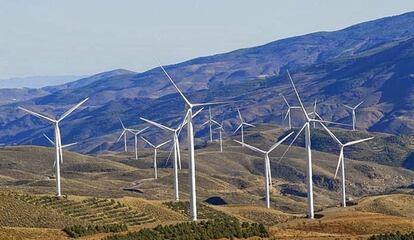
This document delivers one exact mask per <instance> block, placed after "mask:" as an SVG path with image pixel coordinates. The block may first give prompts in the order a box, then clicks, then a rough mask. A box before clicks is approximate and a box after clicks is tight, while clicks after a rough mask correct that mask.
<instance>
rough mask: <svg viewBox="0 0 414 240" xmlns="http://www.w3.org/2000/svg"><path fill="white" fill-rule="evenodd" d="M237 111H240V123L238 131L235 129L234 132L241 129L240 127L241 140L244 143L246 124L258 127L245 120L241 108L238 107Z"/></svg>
mask: <svg viewBox="0 0 414 240" xmlns="http://www.w3.org/2000/svg"><path fill="white" fill-rule="evenodd" d="M237 112H238V113H239V119H240V125H239V126H238V127H237V128H236V131H234V132H233V134H234V133H236V132H237V131H239V129H241V142H242V143H243V144H244V126H245V125H246V126H248V127H256V126H255V125H253V124H250V123H247V122H245V121H244V119H243V117H242V115H241V113H240V110H239V109H237Z"/></svg>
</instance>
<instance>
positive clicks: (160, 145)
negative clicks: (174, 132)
mask: <svg viewBox="0 0 414 240" xmlns="http://www.w3.org/2000/svg"><path fill="white" fill-rule="evenodd" d="M169 142H171V140H168V141H166V142H163V143H161V144H159V145H158V146H157V147H156V148H160V147H162V146H164V145H165V144H167V143H169Z"/></svg>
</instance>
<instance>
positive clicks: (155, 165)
mask: <svg viewBox="0 0 414 240" xmlns="http://www.w3.org/2000/svg"><path fill="white" fill-rule="evenodd" d="M141 138H142V140H144V141H145V142H146V143H148V145H150V146H151V147H153V148H154V178H155V179H157V178H158V169H157V150H158V148H160V147H162V146H164V145H165V144H167V143H169V142H171V140H168V141H166V142H163V143H161V144H159V145H157V146H155V145H154V144H152V143H151V142H150V141H148V140H147V139H145V138H144V137H143V136H141Z"/></svg>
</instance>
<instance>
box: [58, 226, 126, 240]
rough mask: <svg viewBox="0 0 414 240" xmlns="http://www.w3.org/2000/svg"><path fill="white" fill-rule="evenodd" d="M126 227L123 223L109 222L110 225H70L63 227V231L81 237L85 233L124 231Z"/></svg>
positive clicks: (71, 235) (85, 234)
mask: <svg viewBox="0 0 414 240" xmlns="http://www.w3.org/2000/svg"><path fill="white" fill-rule="evenodd" d="M127 230H128V227H127V226H126V225H125V224H110V225H97V226H92V225H89V226H80V225H77V226H71V227H65V228H64V229H63V231H64V232H65V233H67V234H68V235H69V236H70V237H73V238H76V237H82V236H87V235H93V234H97V233H109V232H113V233H116V232H124V231H127Z"/></svg>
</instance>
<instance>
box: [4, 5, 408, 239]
mask: <svg viewBox="0 0 414 240" xmlns="http://www.w3.org/2000/svg"><path fill="white" fill-rule="evenodd" d="M203 4H204V3H203ZM223 4H225V3H223ZM240 4H242V3H240ZM243 4H244V3H243ZM304 4H305V3H304ZM104 7H105V6H103V5H102V8H104ZM142 9H145V7H143V8H142ZM174 9H175V10H177V9H176V8H175V6H174V7H171V8H169V10H174ZM128 11H129V9H126V10H125V17H127V16H129V13H128ZM194 11H198V10H194ZM135 13H136V12H135ZM79 14H80V15H82V14H83V13H82V12H81V11H80V12H79ZM91 14H92V15H96V13H91ZM142 14H148V13H147V12H142ZM107 16H108V15H106V17H107ZM130 17H131V16H130ZM197 17H203V16H202V15H200V16H197ZM0 18H1V17H0ZM135 18H136V17H133V18H131V19H135ZM146 20H147V24H150V23H149V21H148V19H146ZM56 21H57V22H59V20H58V19H56ZM114 21H118V20H114ZM174 21H176V19H174V18H171V19H170V22H171V26H170V25H169V27H172V28H171V29H167V28H163V30H162V31H161V32H162V33H163V34H159V36H157V39H158V40H157V41H155V40H153V41H151V42H150V43H144V42H142V43H141V41H144V36H141V38H139V39H138V38H137V39H135V38H133V34H134V32H135V30H133V29H132V28H131V29H129V31H128V32H129V34H131V36H130V37H127V36H126V35H122V34H121V35H116V34H114V36H106V37H105V35H102V34H101V35H100V37H101V38H100V39H101V40H102V41H101V42H96V41H95V42H94V43H96V45H94V47H93V48H92V47H91V48H90V49H91V50H93V49H94V48H100V47H101V45H105V44H108V43H105V42H104V39H107V38H110V39H112V37H115V35H116V36H117V39H118V42H119V44H118V45H117V48H112V49H113V51H111V52H105V53H102V55H99V56H100V57H99V59H95V60H94V62H95V63H96V64H97V65H99V64H102V63H101V62H100V60H102V61H103V62H105V63H106V64H109V66H110V63H111V61H117V60H118V58H120V59H121V58H122V59H123V58H124V57H125V56H126V55H134V58H133V59H134V62H133V64H142V65H140V66H141V67H142V68H144V69H143V70H140V71H131V70H125V69H119V66H121V67H124V66H125V67H128V64H127V62H123V63H122V64H121V62H120V64H119V65H117V68H115V67H113V68H114V70H110V71H107V72H101V73H97V74H94V75H84V76H82V77H80V78H79V79H78V80H75V81H68V82H66V83H60V84H56V85H51V86H42V87H39V88H25V87H22V88H15V89H14V88H4V89H1V88H0V93H1V94H0V125H1V126H2V127H1V129H2V131H0V146H1V147H0V209H1V211H0V240H1V239H76V238H79V239H90V240H92V239H94V240H96V239H103V240H129V239H144V240H145V239H154V240H157V239H160V240H161V239H372V240H377V239H379V240H382V239H385V240H388V239H410V237H412V236H414V233H413V229H414V208H413V207H412V206H413V204H414V171H413V170H414V162H413V159H414V158H413V156H414V144H413V143H414V136H413V134H414V124H413V123H412V120H411V117H412V116H413V114H414V107H413V106H414V105H412V104H411V102H410V101H411V99H412V98H413V96H414V87H413V86H412V84H410V81H411V80H412V78H413V76H414V72H413V71H412V69H413V68H412V65H413V64H414V40H413V39H414V28H413V27H412V26H414V13H412V12H411V13H406V14H402V15H397V16H391V17H386V18H380V19H378V20H371V21H367V22H363V23H358V24H356V25H353V26H350V27H347V28H345V29H339V30H335V31H321V32H315V33H306V34H305V33H304V35H299V36H293V37H289V38H283V39H279V40H276V41H273V42H268V43H265V44H264V45H258V46H254V47H244V48H239V49H237V50H232V51H228V52H223V53H218V54H217V52H220V51H214V52H213V53H208V54H209V55H205V56H204V57H197V58H193V59H191V58H190V59H188V60H185V61H182V60H173V61H171V59H173V58H167V57H165V56H166V55H167V54H172V55H177V56H179V54H180V53H181V52H185V51H188V50H191V49H192V47H191V46H193V45H192V44H193V42H198V43H199V44H207V42H203V41H200V40H199V41H194V39H197V38H198V37H199V36H198V35H195V36H194V37H193V38H188V35H186V34H184V35H183V37H182V38H177V39H181V41H182V44H181V45H179V46H181V47H177V48H174V47H171V48H168V51H166V50H165V49H164V48H163V47H160V46H159V45H158V44H160V43H161V42H164V41H165V40H166V39H169V40H171V41H172V42H174V41H177V39H176V38H174V36H175V37H176V35H175V31H178V30H177V29H176V28H174V27H173V26H174V24H172V23H174ZM209 21H215V19H209ZM238 21H240V19H238ZM292 21H293V20H292ZM295 21H296V20H295ZM282 22H283V21H282ZM85 23H87V21H86V22H85ZM154 24H155V25H156V23H155V22H154ZM163 24H164V25H165V23H163ZM205 24H207V22H206V23H205ZM252 24H253V23H252ZM155 25H154V26H155ZM161 25H162V24H161V23H160V26H161ZM164 25H162V26H164ZM108 26H109V25H108ZM112 26H114V25H112ZM117 26H118V27H119V28H122V27H123V26H121V25H117ZM185 26H187V25H183V26H182V27H184V28H185ZM244 26H245V27H246V28H251V26H249V25H244ZM291 26H292V27H294V26H295V25H293V24H292V25H291ZM80 27H83V26H81V25H80ZM187 27H188V26H187ZM223 27H225V26H224V25H223ZM104 28H107V26H105V27H104ZM101 30H102V29H100V28H96V29H95V30H94V31H92V32H90V33H89V34H91V35H86V36H92V35H93V34H96V33H97V32H99V31H101ZM141 30H142V32H143V33H144V32H145V31H147V30H146V29H145V28H142V29H141ZM153 30H154V34H155V32H158V31H160V30H159V29H157V28H154V29H153ZM233 30H234V31H235V32H236V31H238V30H240V29H238V28H233ZM95 31H96V32H95ZM113 31H114V33H115V32H117V31H118V29H117V28H114V29H113ZM181 33H182V32H181ZM61 34H63V33H61ZM150 35H151V34H150ZM57 36H60V35H57ZM151 36H153V35H151ZM200 36H201V35H200ZM203 36H204V35H203ZM211 36H215V35H211ZM223 36H224V35H223ZM145 37H148V36H145ZM121 38H122V39H123V40H121ZM204 38H205V36H204ZM65 41H66V40H65ZM77 41H80V42H81V41H82V39H78V40H76V41H73V44H72V46H73V49H74V51H73V53H76V54H81V53H82V51H75V50H76V49H77V47H75V45H77V43H78V42H77ZM63 42H64V41H63ZM63 42H62V43H63ZM132 42H133V43H134V44H133V45H129V44H132ZM137 42H138V43H137ZM189 42H191V44H190V43H189ZM222 42H223V44H224V43H225V42H226V39H224V38H223V39H222ZM136 44H138V45H136ZM125 46H129V49H128V51H127V52H126V51H123V50H121V49H122V48H123V47H125ZM206 46H207V45H206ZM231 46H233V45H231ZM234 46H237V45H234ZM0 48H1V47H0ZM142 48H145V49H147V50H148V49H149V50H150V51H149V50H148V51H149V52H151V56H150V57H148V56H146V55H145V54H143V55H142V56H141V55H140V54H137V53H136V52H134V51H141V49H142ZM131 49H133V50H131ZM142 53H143V52H142ZM28 54H29V52H28ZM104 55H105V56H104ZM106 55H111V56H112V58H111V60H110V61H109V60H108V59H107V58H106ZM155 55H159V56H157V59H158V58H159V59H162V62H163V63H167V62H170V63H168V64H161V63H159V62H158V60H157V61H154V56H155ZM199 55H200V54H197V55H196V56H199ZM39 56H40V57H39V61H40V60H41V59H42V57H43V55H39ZM48 56H49V57H53V55H48ZM147 58H151V59H152V60H151V63H150V64H147V61H149V60H148V59H147ZM10 59H11V60H12V58H10ZM62 59H65V61H68V62H70V58H69V57H68V58H62ZM185 59H187V58H185ZM98 60H99V61H98ZM78 61H79V65H80V64H81V63H83V64H85V68H86V66H88V65H87V64H86V62H85V58H78ZM40 62H42V61H40ZM91 62H93V61H91ZM129 62H130V61H129ZM137 62H139V63H137ZM155 62H157V63H155ZM22 64H23V63H22ZM49 64H51V63H49ZM55 64H60V62H56V63H55ZM0 65H1V64H0ZM52 65H53V64H52ZM52 65H51V66H52ZM72 65H73V69H76V67H77V64H75V63H73V64H72ZM102 66H103V65H102ZM148 66H149V67H148ZM103 68H104V69H106V68H108V67H103ZM39 69H40V68H39ZM0 74H1V71H0ZM36 79H37V78H36ZM0 81H1V80H0Z"/></svg>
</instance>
